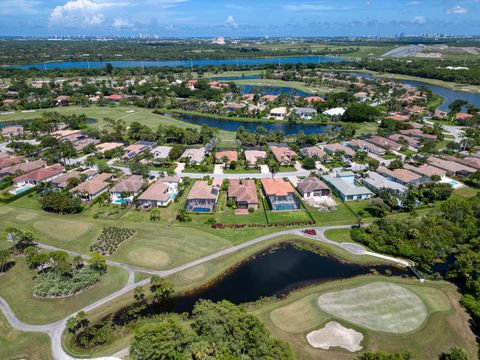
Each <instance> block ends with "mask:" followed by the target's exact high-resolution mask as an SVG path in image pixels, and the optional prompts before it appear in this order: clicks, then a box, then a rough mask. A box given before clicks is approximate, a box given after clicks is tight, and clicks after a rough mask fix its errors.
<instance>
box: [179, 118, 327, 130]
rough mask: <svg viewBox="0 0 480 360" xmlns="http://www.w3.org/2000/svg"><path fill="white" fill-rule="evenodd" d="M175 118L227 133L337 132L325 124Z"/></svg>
mask: <svg viewBox="0 0 480 360" xmlns="http://www.w3.org/2000/svg"><path fill="white" fill-rule="evenodd" d="M175 118H178V119H179V120H181V121H185V122H188V123H190V124H195V125H207V126H210V127H214V128H218V129H221V130H226V131H237V130H238V128H239V127H240V126H243V127H244V128H245V129H247V130H250V131H256V129H257V127H259V126H262V127H264V128H265V129H267V130H269V131H270V130H278V131H282V132H283V133H284V134H285V135H293V134H298V133H299V132H300V131H303V132H304V133H305V134H306V135H310V134H318V133H325V132H329V131H333V130H335V128H336V127H335V126H332V125H325V124H311V123H308V122H306V123H304V124H288V123H287V122H286V121H277V122H261V121H240V120H233V119H232V120H225V119H218V118H215V117H211V116H206V115H191V114H178V115H177V114H176V115H175Z"/></svg>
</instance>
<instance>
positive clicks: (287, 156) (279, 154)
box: [268, 144, 297, 165]
mask: <svg viewBox="0 0 480 360" xmlns="http://www.w3.org/2000/svg"><path fill="white" fill-rule="evenodd" d="M268 147H269V148H270V151H271V152H272V153H273V156H274V157H275V159H276V160H277V161H278V162H279V163H280V164H282V165H283V164H284V165H286V164H289V163H291V162H292V161H293V160H295V158H296V157H297V153H296V152H295V151H293V150H292V149H290V148H289V147H288V146H287V145H286V144H272V145H269V146H268Z"/></svg>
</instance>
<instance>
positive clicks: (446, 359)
mask: <svg viewBox="0 0 480 360" xmlns="http://www.w3.org/2000/svg"><path fill="white" fill-rule="evenodd" d="M468 359H469V356H468V353H467V352H466V351H465V350H464V349H462V348H460V347H455V348H453V349H452V350H451V351H450V352H448V353H443V354H441V355H440V360H468Z"/></svg>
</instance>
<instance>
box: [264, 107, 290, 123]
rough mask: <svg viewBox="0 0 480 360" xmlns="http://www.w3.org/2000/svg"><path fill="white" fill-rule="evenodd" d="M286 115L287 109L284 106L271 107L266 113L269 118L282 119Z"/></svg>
mask: <svg viewBox="0 0 480 360" xmlns="http://www.w3.org/2000/svg"><path fill="white" fill-rule="evenodd" d="M287 115H288V110H287V108H286V107H285V106H281V107H277V108H273V109H272V110H270V113H269V115H268V118H269V119H275V120H284V119H285V118H286V117H287Z"/></svg>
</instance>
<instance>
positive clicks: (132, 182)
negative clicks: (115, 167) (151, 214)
mask: <svg viewBox="0 0 480 360" xmlns="http://www.w3.org/2000/svg"><path fill="white" fill-rule="evenodd" d="M142 187H143V177H142V176H141V175H130V176H127V177H125V178H123V179H121V180H120V181H119V182H117V183H116V184H115V185H114V186H113V187H112V188H110V190H109V192H110V200H111V202H112V203H114V204H125V203H131V202H132V200H133V198H134V197H135V196H137V195H138V194H139V193H140V191H141V190H142Z"/></svg>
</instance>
